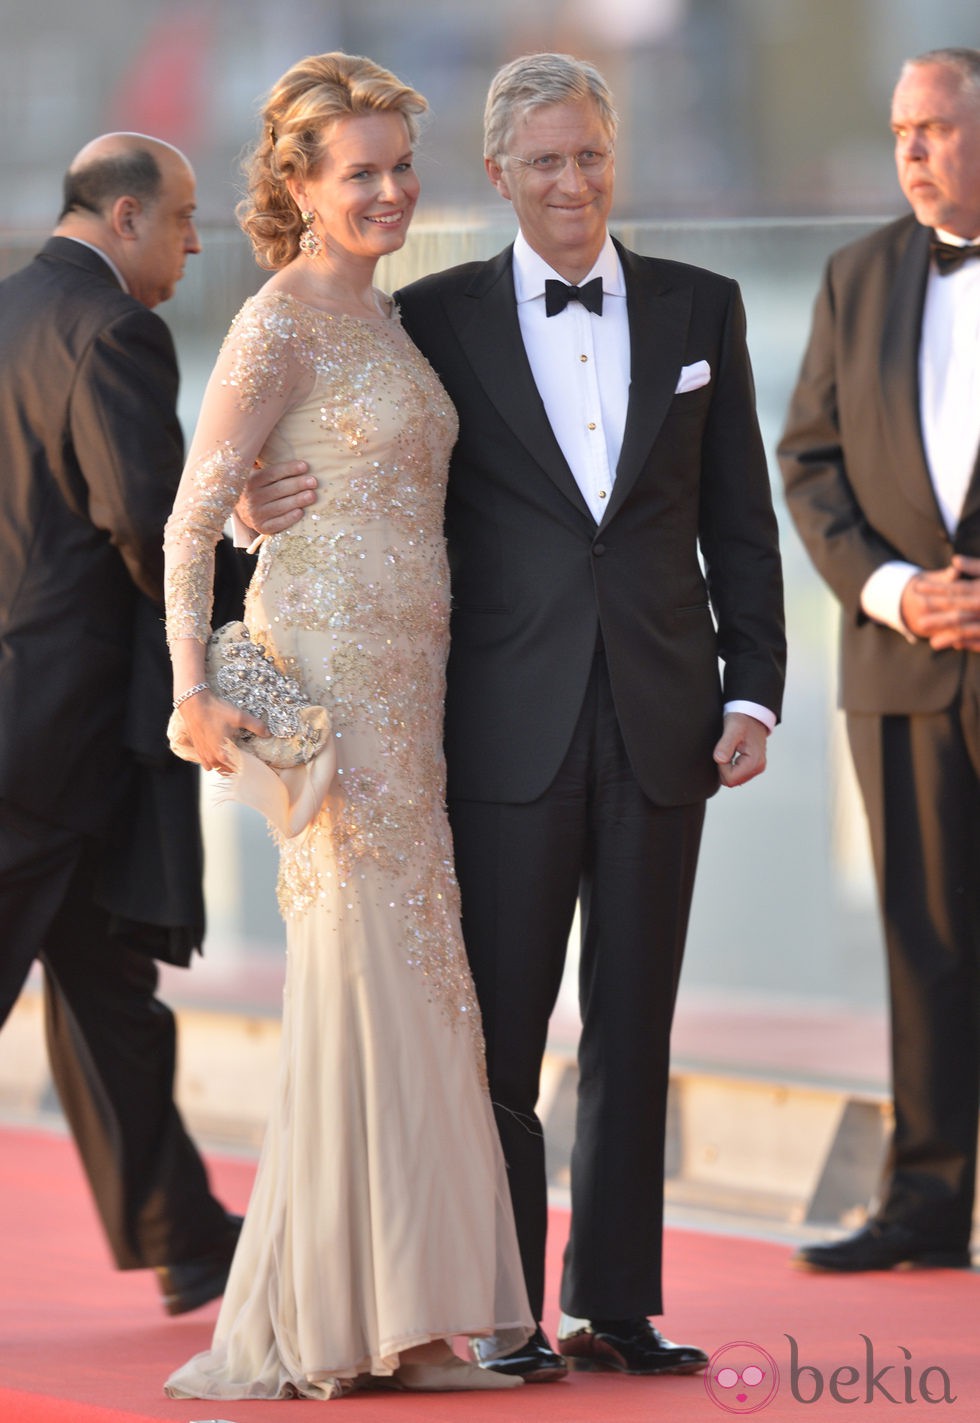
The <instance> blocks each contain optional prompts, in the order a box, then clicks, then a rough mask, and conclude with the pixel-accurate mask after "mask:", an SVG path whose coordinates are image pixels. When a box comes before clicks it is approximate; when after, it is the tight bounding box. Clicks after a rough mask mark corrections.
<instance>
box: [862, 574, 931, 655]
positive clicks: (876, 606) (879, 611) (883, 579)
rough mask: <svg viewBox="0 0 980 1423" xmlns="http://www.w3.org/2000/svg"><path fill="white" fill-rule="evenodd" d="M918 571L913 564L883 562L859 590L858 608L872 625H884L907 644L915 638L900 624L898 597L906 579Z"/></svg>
mask: <svg viewBox="0 0 980 1423" xmlns="http://www.w3.org/2000/svg"><path fill="white" fill-rule="evenodd" d="M921 572H922V569H921V568H918V567H917V566H916V565H915V564H914V563H904V562H902V561H900V560H899V559H895V560H893V561H892V562H891V563H883V564H882V565H881V567H880V568H876V569H875V571H874V573H872V575H871V577H870V578H869V579H868V581H867V583H865V585H864V587H863V588H862V589H861V607H862V608H863V610H864V611H865V612H866V613H867V615H868V617H869V618H873V619H874V621H875V622H876V623H884V624H885V626H886V627H890V628H894V630H895V631H896V632H899V633H901V634H902V636H903V637H904V638H905V639H906V640H907V641H908V642H915V641H916V639H915V638H914V637H913V636H912V634H911V633H910V632H909V630H908V628H907V627H906V626H905V623H904V622H903V621H902V594H903V593H904V592H905V585H906V584H907V583H908V581H909V579H910V578H915V576H916V575H917V574H919V573H921Z"/></svg>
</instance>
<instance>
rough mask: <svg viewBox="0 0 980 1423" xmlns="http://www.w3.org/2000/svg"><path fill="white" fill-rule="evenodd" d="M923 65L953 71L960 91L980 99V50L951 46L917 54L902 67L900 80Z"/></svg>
mask: <svg viewBox="0 0 980 1423" xmlns="http://www.w3.org/2000/svg"><path fill="white" fill-rule="evenodd" d="M923 64H938V65H940V66H941V67H942V68H943V69H951V70H952V71H953V73H954V74H956V75H957V76H958V77H959V81H960V89H961V91H963V92H966V93H968V94H972V95H973V96H974V98H977V97H980V49H967V48H965V47H962V48H958V47H956V46H951V47H949V48H947V49H930V50H928V51H927V52H926V53H925V54H917V55H916V56H915V57H914V59H907V60H906V61H905V63H904V64H903V65H902V72H901V74H900V75H899V79H904V78H905V77H906V75H907V74H908V73H909V71H910V70H913V69H918V68H920V66H921V65H923Z"/></svg>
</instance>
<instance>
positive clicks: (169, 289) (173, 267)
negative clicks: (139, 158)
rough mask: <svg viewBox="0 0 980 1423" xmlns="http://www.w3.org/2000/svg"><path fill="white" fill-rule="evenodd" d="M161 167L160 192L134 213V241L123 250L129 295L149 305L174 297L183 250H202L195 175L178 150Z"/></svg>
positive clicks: (185, 257) (185, 251)
mask: <svg viewBox="0 0 980 1423" xmlns="http://www.w3.org/2000/svg"><path fill="white" fill-rule="evenodd" d="M160 166H161V169H162V181H161V186H160V192H159V195H158V196H157V198H156V200H155V201H154V202H152V203H149V204H144V205H143V206H141V207H140V208H139V210H138V211H137V212H135V213H134V214H133V218H132V223H133V231H134V233H135V241H134V242H133V243H132V244H131V245H130V246H129V247H128V248H127V263H126V273H125V275H126V280H127V282H128V284H129V289H130V291H131V292H132V294H133V296H134V297H135V298H136V300H137V301H141V302H142V303H143V305H144V306H149V307H154V306H158V305H159V304H160V302H162V301H168V300H169V298H170V297H172V296H173V294H174V288H175V287H176V285H177V283H178V282H179V281H180V279H181V277H182V276H183V275H184V263H185V261H186V260H187V257H188V254H189V253H192V252H200V250H201V242H200V239H199V237H198V235H197V228H196V227H195V226H194V208H195V205H196V190H195V184H194V174H193V173H192V172H191V170H190V168H188V166H187V165H186V163H184V162H183V160H182V159H181V158H180V157H179V156H178V155H177V154H174V155H173V157H172V158H169V157H168V158H167V159H166V160H165V161H163V162H162V163H161V165H160Z"/></svg>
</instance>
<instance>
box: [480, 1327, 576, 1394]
mask: <svg viewBox="0 0 980 1423" xmlns="http://www.w3.org/2000/svg"><path fill="white" fill-rule="evenodd" d="M478 1362H479V1364H480V1367H481V1368H484V1369H492V1370H493V1372H494V1373H495V1374H511V1375H516V1376H517V1377H519V1378H522V1379H523V1380H524V1382H525V1383H557V1382H558V1380H559V1379H563V1378H564V1377H565V1375H566V1374H567V1373H568V1365H567V1364H566V1363H565V1360H564V1359H563V1358H562V1357H561V1355H560V1354H556V1353H555V1351H554V1349H552V1347H551V1345H550V1344H549V1343H548V1336H547V1334H545V1332H544V1330H543V1329H542V1328H541V1325H540V1324H539V1325H538V1327H537V1329H535V1331H534V1333H533V1334H532V1335H531V1337H530V1339H529V1340H528V1341H527V1343H526V1344H522V1345H521V1347H520V1348H519V1349H515V1350H514V1351H513V1352H512V1353H510V1354H504V1356H503V1358H500V1359H486V1360H483V1359H478Z"/></svg>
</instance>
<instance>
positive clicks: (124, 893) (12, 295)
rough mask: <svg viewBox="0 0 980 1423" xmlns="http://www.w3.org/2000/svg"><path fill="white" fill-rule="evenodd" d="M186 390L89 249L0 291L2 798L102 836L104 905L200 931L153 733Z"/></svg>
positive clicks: (190, 806)
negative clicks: (180, 407)
mask: <svg viewBox="0 0 980 1423" xmlns="http://www.w3.org/2000/svg"><path fill="white" fill-rule="evenodd" d="M177 385H178V376H177V363H176V358H175V355H174V348H173V342H172V339H171V336H170V333H169V330H168V328H167V326H166V325H165V323H164V322H163V321H162V320H161V319H160V318H159V317H158V316H156V315H155V314H154V313H153V312H152V311H150V310H148V309H147V308H146V307H144V306H143V305H141V304H140V303H139V302H138V301H136V300H135V299H134V298H133V297H131V296H129V295H127V294H126V293H125V292H124V291H122V289H121V288H120V286H119V284H118V282H117V281H116V279H115V277H114V276H113V274H112V271H111V269H110V268H109V267H108V265H107V264H106V263H105V262H104V261H103V259H102V258H101V257H100V256H99V255H98V254H97V253H95V252H93V251H91V250H90V249H88V248H86V247H84V246H82V245H81V244H80V243H77V242H74V241H71V240H69V239H66V238H57V237H56V238H52V239H50V240H49V241H48V242H47V244H46V245H45V247H44V248H43V250H42V251H41V252H40V253H39V254H38V255H37V256H36V257H35V258H34V260H33V261H32V262H30V263H29V264H28V265H27V266H26V267H25V268H23V269H22V270H21V271H19V272H16V273H14V274H13V275H12V276H10V277H8V278H7V279H6V280H5V281H4V282H3V283H2V284H0V432H2V445H3V466H4V468H3V478H2V480H0V803H5V804H7V805H9V806H11V807H13V808H14V809H15V810H18V809H19V810H22V811H26V812H28V813H29V814H30V815H32V816H34V817H36V818H37V819H38V820H41V821H44V822H48V823H51V824H54V825H58V826H62V827H66V828H68V829H71V830H76V831H78V832H80V833H82V834H85V835H92V836H98V837H100V838H104V839H106V840H107V841H108V842H109V844H110V846H111V847H112V848H111V852H110V853H109V854H108V855H107V857H106V888H105V898H106V901H107V903H106V907H108V908H110V909H112V910H113V911H114V912H118V913H120V914H121V915H123V916H124V917H127V918H133V919H137V920H141V921H144V922H146V923H148V924H150V925H155V926H160V927H166V926H171V925H184V926H192V933H191V937H192V938H194V939H195V940H196V941H197V942H199V941H200V933H201V929H202V926H203V905H202V903H201V891H200V874H201V860H200V842H199V828H198V821H197V806H196V796H197V779H196V774H195V772H194V769H193V767H189V766H188V767H185V766H184V765H183V763H181V762H178V761H177V760H176V758H175V757H172V756H171V755H170V753H169V751H168V749H167V746H166V740H165V736H164V730H165V727H166V720H167V713H168V711H169V706H170V686H171V679H170V669H169V660H168V658H167V653H166V646H165V641H164V635H163V623H162V617H163V613H162V604H163V553H162V546H161V541H162V536H163V526H164V523H165V522H166V519H167V516H168V514H169V512H170V509H171V506H172V504H173V500H174V495H175V493H176V489H177V484H178V481H179V478H180V471H181V465H182V461H183V441H182V437H181V431H180V427H179V424H178V420H177V413H176V402H177ZM144 770H150V771H152V770H157V771H161V772H163V773H165V779H163V780H155V781H153V782H152V784H151V783H150V782H148V781H147V780H145V779H144V777H143V775H142V772H143V771H144ZM188 771H189V772H190V775H188ZM161 798H162V799H161ZM161 817H162V819H161ZM144 835H146V836H147V837H148V838H144ZM177 956H178V957H180V954H178V955H177Z"/></svg>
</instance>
